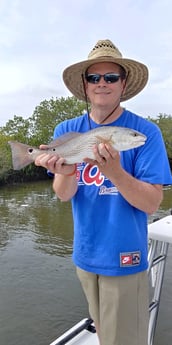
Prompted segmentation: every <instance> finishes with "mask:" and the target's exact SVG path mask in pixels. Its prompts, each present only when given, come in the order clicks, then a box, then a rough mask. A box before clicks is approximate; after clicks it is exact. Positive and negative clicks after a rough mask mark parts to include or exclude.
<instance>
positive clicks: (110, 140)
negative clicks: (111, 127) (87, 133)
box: [96, 135, 114, 145]
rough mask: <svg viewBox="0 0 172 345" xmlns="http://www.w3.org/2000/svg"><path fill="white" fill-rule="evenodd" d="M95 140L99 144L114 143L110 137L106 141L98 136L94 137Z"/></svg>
mask: <svg viewBox="0 0 172 345" xmlns="http://www.w3.org/2000/svg"><path fill="white" fill-rule="evenodd" d="M96 138H97V139H98V140H99V141H100V142H101V143H103V144H111V145H113V144H114V142H113V141H112V139H111V137H110V138H109V139H106V138H103V137H101V136H99V135H96Z"/></svg>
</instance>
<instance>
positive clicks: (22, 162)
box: [9, 126, 146, 170]
mask: <svg viewBox="0 0 172 345" xmlns="http://www.w3.org/2000/svg"><path fill="white" fill-rule="evenodd" d="M145 141H146V136H145V135H144V134H142V133H140V132H137V131H135V130H133V129H130V128H125V127H115V126H102V127H98V128H95V129H92V130H90V131H88V132H85V133H78V132H71V133H67V134H65V135H63V136H61V137H59V138H58V139H56V140H54V141H53V142H51V143H50V144H49V145H47V148H46V149H45V150H41V149H38V148H35V147H32V146H29V145H26V144H22V143H19V142H17V141H9V144H10V146H11V151H12V162H13V169H14V170H20V169H22V168H24V167H25V166H27V165H29V164H30V163H33V162H34V161H35V159H36V158H37V157H38V156H39V155H40V154H42V153H43V152H46V153H48V154H52V155H57V156H58V157H63V158H65V164H74V163H82V162H83V161H84V159H85V158H90V159H95V157H94V153H93V146H94V145H98V144H100V143H109V144H111V145H112V146H113V147H114V148H115V149H116V150H117V151H126V150H129V149H132V148H136V147H139V146H141V145H144V144H145Z"/></svg>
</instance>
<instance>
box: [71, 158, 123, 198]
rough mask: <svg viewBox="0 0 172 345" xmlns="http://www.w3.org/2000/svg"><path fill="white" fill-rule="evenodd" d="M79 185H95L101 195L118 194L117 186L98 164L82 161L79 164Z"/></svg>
mask: <svg viewBox="0 0 172 345" xmlns="http://www.w3.org/2000/svg"><path fill="white" fill-rule="evenodd" d="M77 180H78V185H79V186H82V185H87V186H91V185H95V186H96V187H98V188H99V195H117V194H118V190H117V188H116V187H115V186H114V185H113V184H112V183H111V182H110V181H109V180H108V179H107V178H106V176H104V175H103V174H102V173H101V172H100V170H99V168H98V167H97V165H90V164H85V163H81V164H78V165H77Z"/></svg>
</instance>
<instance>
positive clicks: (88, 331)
mask: <svg viewBox="0 0 172 345" xmlns="http://www.w3.org/2000/svg"><path fill="white" fill-rule="evenodd" d="M148 236H149V253H148V260H149V267H148V275H149V280H150V291H151V296H150V304H149V330H148V345H153V341H154V336H155V330H156V324H157V317H158V311H159V305H160V298H161V292H162V286H163V280H164V273H165V266H166V260H167V255H168V248H169V244H171V243H172V215H168V216H166V217H163V218H161V219H155V220H154V221H153V222H152V223H151V224H149V225H148ZM64 344H68V345H99V342H98V337H97V334H96V329H95V327H94V322H93V320H91V319H89V318H84V319H83V320H81V321H80V322H78V323H77V324H76V325H74V326H73V327H72V328H70V329H69V330H68V331H66V332H65V333H64V334H62V335H61V336H60V337H58V338H57V339H56V340H54V341H53V342H51V343H50V344H49V345H64Z"/></svg>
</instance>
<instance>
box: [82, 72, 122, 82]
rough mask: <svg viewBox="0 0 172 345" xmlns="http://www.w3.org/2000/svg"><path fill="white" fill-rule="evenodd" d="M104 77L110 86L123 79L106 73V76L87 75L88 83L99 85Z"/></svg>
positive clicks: (118, 75)
mask: <svg viewBox="0 0 172 345" xmlns="http://www.w3.org/2000/svg"><path fill="white" fill-rule="evenodd" d="M102 77H103V79H104V81H105V82H106V83H108V84H112V83H116V82H117V81H118V80H119V78H120V77H121V76H120V74H116V73H106V74H98V73H92V74H85V79H86V81H87V82H88V83H91V84H97V83H99V81H100V79H101V78H102Z"/></svg>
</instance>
